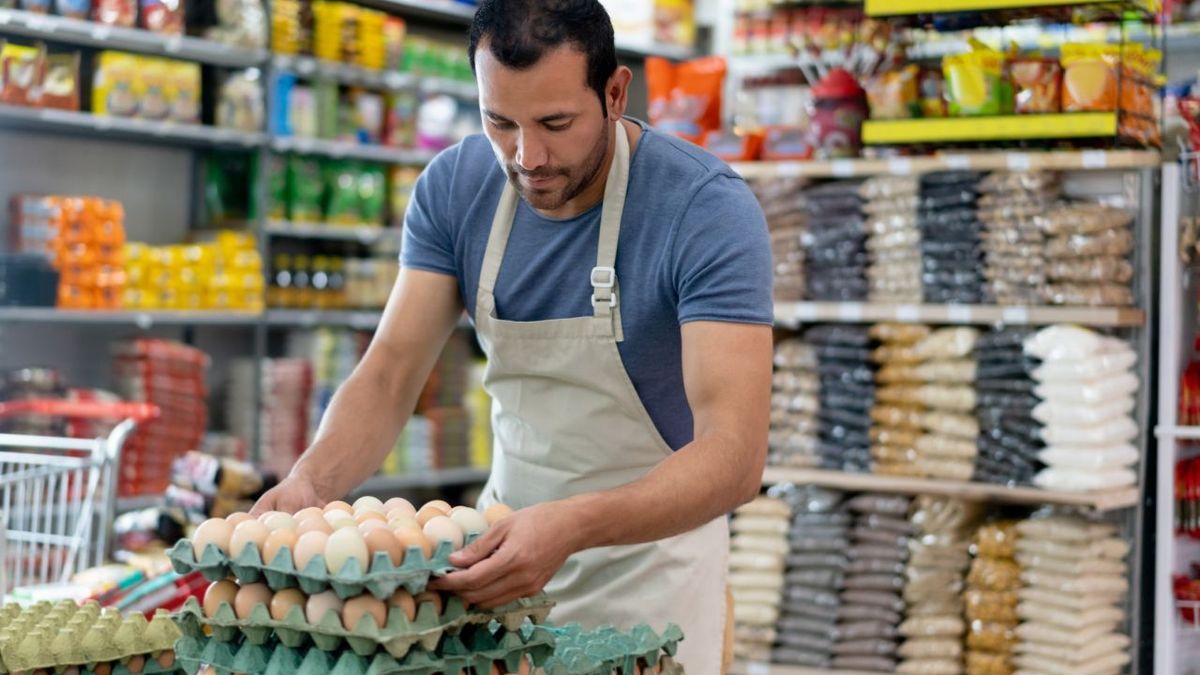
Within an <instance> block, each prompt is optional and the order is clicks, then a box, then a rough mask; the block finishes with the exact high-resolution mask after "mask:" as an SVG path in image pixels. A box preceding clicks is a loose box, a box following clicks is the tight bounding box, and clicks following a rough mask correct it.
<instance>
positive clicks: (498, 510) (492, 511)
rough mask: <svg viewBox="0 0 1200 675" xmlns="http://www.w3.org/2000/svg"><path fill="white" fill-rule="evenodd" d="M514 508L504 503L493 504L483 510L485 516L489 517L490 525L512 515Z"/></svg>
mask: <svg viewBox="0 0 1200 675" xmlns="http://www.w3.org/2000/svg"><path fill="white" fill-rule="evenodd" d="M512 513H513V510H512V508H511V507H509V506H505V505H504V504H492V505H491V506H489V507H488V508H487V510H486V511H484V512H483V517H484V518H486V519H487V522H488V525H489V526H491V525H495V524H496V523H497V522H499V521H501V520H504V519H505V518H507V517H509V516H511V515H512Z"/></svg>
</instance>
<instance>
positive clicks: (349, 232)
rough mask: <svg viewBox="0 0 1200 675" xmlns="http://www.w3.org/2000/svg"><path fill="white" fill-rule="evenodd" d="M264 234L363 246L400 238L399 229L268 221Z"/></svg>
mask: <svg viewBox="0 0 1200 675" xmlns="http://www.w3.org/2000/svg"><path fill="white" fill-rule="evenodd" d="M265 232H266V233H267V234H269V235H271V236H273V237H292V238H295V239H328V240H331V241H357V242H360V243H363V244H373V243H375V242H377V241H380V240H381V239H385V238H387V237H393V238H394V237H399V236H400V228H398V227H380V226H376V225H358V226H347V225H327V224H321V223H292V222H288V221H280V220H272V221H269V222H268V223H267V226H266V228H265Z"/></svg>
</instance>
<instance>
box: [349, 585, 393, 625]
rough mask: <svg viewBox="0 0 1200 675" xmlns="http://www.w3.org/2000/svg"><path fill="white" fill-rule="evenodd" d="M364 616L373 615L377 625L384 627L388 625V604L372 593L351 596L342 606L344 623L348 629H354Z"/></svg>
mask: <svg viewBox="0 0 1200 675" xmlns="http://www.w3.org/2000/svg"><path fill="white" fill-rule="evenodd" d="M364 616H369V617H371V618H372V619H373V620H374V621H375V626H376V627H378V628H383V627H384V626H385V625H387V606H386V605H384V604H383V601H382V600H378V599H376V598H375V596H373V595H371V594H370V593H363V594H362V595H359V596H357V597H353V598H350V599H349V600H347V601H346V605H345V606H344V607H343V608H342V625H343V626H345V627H346V630H354V627H355V626H357V625H358V622H359V621H360V620H362V618H363V617H364Z"/></svg>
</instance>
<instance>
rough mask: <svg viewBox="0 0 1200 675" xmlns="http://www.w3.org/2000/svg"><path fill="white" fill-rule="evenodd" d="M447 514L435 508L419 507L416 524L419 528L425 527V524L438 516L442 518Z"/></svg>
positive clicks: (428, 506)
mask: <svg viewBox="0 0 1200 675" xmlns="http://www.w3.org/2000/svg"><path fill="white" fill-rule="evenodd" d="M447 513H448V511H443V510H441V509H439V508H437V507H436V506H430V505H428V504H426V505H425V506H422V507H421V510H420V511H417V524H418V525H420V526H421V527H425V523H428V522H429V521H431V520H433V519H434V518H437V517H438V516H444V515H446V514H447Z"/></svg>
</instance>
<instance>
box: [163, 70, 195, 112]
mask: <svg viewBox="0 0 1200 675" xmlns="http://www.w3.org/2000/svg"><path fill="white" fill-rule="evenodd" d="M166 93H167V105H168V106H169V108H170V112H169V113H168V117H169V118H170V119H171V120H172V121H174V122H180V123H182V124H199V123H200V64H198V63H184V62H182V61H168V62H167V91H166Z"/></svg>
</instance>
